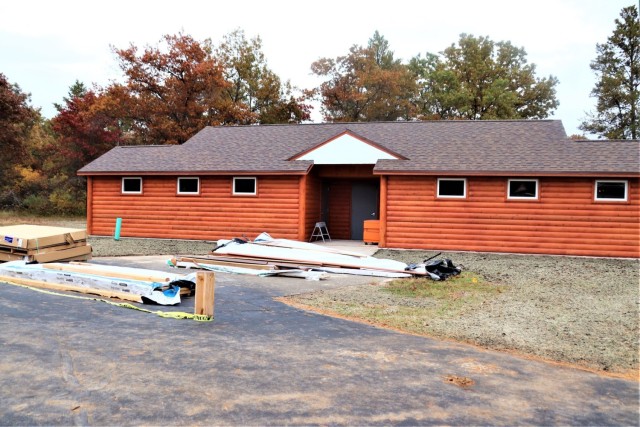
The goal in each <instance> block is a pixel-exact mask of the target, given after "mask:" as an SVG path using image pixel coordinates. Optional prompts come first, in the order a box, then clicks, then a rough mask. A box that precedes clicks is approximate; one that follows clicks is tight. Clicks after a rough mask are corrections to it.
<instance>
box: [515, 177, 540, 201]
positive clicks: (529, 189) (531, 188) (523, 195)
mask: <svg viewBox="0 0 640 427" xmlns="http://www.w3.org/2000/svg"><path fill="white" fill-rule="evenodd" d="M507 198H508V199H516V200H519V199H521V200H527V199H529V200H531V199H537V198H538V180H537V179H510V180H509V190H508V194H507Z"/></svg>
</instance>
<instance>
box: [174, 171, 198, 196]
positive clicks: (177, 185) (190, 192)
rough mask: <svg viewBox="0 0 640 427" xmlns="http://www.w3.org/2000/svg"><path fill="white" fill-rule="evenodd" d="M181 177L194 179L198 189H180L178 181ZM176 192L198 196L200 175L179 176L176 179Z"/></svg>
mask: <svg viewBox="0 0 640 427" xmlns="http://www.w3.org/2000/svg"><path fill="white" fill-rule="evenodd" d="M183 179H185V180H186V179H195V180H196V182H197V183H198V190H197V191H195V192H193V191H180V181H181V180H183ZM176 194H177V195H178V196H199V195H200V177H197V176H179V177H178V179H177V180H176Z"/></svg>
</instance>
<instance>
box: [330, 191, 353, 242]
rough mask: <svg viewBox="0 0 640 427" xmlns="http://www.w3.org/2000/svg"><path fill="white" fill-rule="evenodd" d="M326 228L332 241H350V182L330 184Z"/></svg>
mask: <svg viewBox="0 0 640 427" xmlns="http://www.w3.org/2000/svg"><path fill="white" fill-rule="evenodd" d="M327 226H328V227H329V234H330V235H331V238H332V239H341V240H349V239H351V181H333V182H332V183H331V186H330V187H329V214H328V218H327Z"/></svg>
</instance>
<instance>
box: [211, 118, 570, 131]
mask: <svg viewBox="0 0 640 427" xmlns="http://www.w3.org/2000/svg"><path fill="white" fill-rule="evenodd" d="M488 122H491V123H510V122H511V123H536V122H540V123H548V122H562V120H560V119H486V120H469V119H460V120H458V119H443V120H380V121H373V122H310V123H265V124H251V125H216V126H211V125H209V126H207V128H214V129H220V128H229V129H232V128H260V127H295V126H345V127H346V126H348V125H354V124H355V125H365V124H369V125H371V124H403V125H407V124H424V123H429V124H432V123H449V124H450V123H466V124H470V123H488Z"/></svg>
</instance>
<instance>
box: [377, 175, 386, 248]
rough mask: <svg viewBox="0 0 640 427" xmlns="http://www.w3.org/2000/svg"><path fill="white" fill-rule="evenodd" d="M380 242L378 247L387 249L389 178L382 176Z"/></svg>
mask: <svg viewBox="0 0 640 427" xmlns="http://www.w3.org/2000/svg"><path fill="white" fill-rule="evenodd" d="M379 239H380V241H379V242H378V246H379V247H381V248H385V247H387V176H386V175H382V176H380V237H379Z"/></svg>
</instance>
